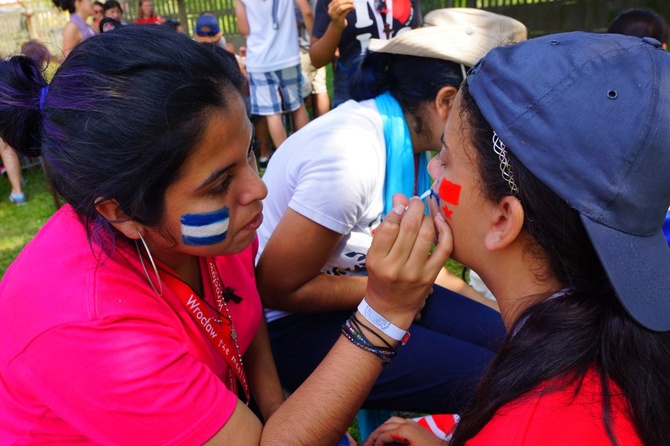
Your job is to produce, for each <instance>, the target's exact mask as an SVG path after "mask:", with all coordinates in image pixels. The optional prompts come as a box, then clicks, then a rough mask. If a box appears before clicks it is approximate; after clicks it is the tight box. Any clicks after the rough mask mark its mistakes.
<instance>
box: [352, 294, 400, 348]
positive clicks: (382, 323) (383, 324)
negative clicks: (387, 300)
mask: <svg viewBox="0 0 670 446" xmlns="http://www.w3.org/2000/svg"><path fill="white" fill-rule="evenodd" d="M358 311H359V313H361V314H362V315H363V317H365V319H367V320H368V321H369V322H370V323H371V324H372V325H374V326H375V327H377V328H378V329H379V330H381V332H382V333H384V334H385V335H386V336H388V337H389V338H391V339H395V340H396V341H402V340H403V338H404V337H405V335H406V334H407V330H402V329H400V328H398V327H396V326H395V325H393V323H392V322H391V321H389V320H387V319H386V318H385V317H384V316H382V315H381V314H379V313H377V312H376V311H375V310H374V309H373V308H372V307H371V306H370V305H368V303H367V302H366V301H365V298H363V300H362V301H361V303H360V304H359V305H358Z"/></svg>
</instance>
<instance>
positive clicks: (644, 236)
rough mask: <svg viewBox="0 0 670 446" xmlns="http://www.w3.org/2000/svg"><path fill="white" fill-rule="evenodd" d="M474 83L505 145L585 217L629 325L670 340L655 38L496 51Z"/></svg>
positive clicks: (598, 37)
mask: <svg viewBox="0 0 670 446" xmlns="http://www.w3.org/2000/svg"><path fill="white" fill-rule="evenodd" d="M467 81H468V84H469V87H470V92H471V93H472V96H473V98H474V100H475V102H476V103H477V106H478V107H479V109H480V110H481V112H482V114H483V115H484V117H485V118H486V120H487V121H488V123H489V124H490V125H491V127H492V128H493V130H494V131H495V132H496V133H497V134H498V136H499V137H500V139H501V141H502V142H503V143H504V144H505V145H506V146H507V148H508V149H509V150H510V151H511V152H512V153H513V154H514V155H515V156H516V157H517V158H518V159H519V160H520V161H521V162H522V163H523V165H524V166H525V167H526V168H528V169H529V170H530V171H531V172H532V173H533V174H534V175H535V176H536V177H537V178H538V179H539V180H540V181H542V182H543V183H544V184H545V185H547V186H548V187H549V188H550V189H551V190H552V191H553V192H555V193H556V194H557V195H558V196H560V197H561V198H562V199H563V200H565V201H566V202H567V203H568V204H569V205H570V206H571V207H572V208H574V209H576V210H577V211H578V212H579V214H580V216H581V220H582V222H583V224H584V226H585V228H586V231H587V233H588V235H589V238H590V239H591V242H592V243H593V246H594V248H595V250H596V252H597V253H598V256H599V258H600V261H601V263H602V265H603V267H604V269H605V271H606V273H607V276H608V278H609V281H610V283H611V284H612V286H613V288H614V290H615V292H616V294H617V296H618V298H619V300H620V301H621V303H622V304H623V306H624V307H625V308H626V310H627V311H628V312H629V313H630V315H631V316H632V317H633V318H634V319H635V320H637V321H638V322H639V323H640V324H642V325H643V326H645V327H647V328H649V329H651V330H655V331H668V330H670V247H668V245H667V243H666V240H665V238H664V236H663V232H662V230H661V228H662V226H663V223H664V221H665V218H666V212H667V209H668V206H669V205H670V119H668V116H670V54H668V53H667V52H666V51H664V50H663V49H661V47H660V43H659V42H658V41H656V40H654V39H652V38H643V39H640V38H637V37H630V36H623V35H614V34H591V33H583V32H574V33H565V34H555V35H550V36H545V37H540V38H535V39H531V40H528V41H526V42H522V43H519V44H517V45H512V46H510V47H504V48H496V49H494V50H492V51H491V52H490V53H489V54H488V55H487V56H486V57H485V58H484V59H482V61H481V62H480V63H479V64H477V65H476V66H474V67H473V68H472V69H471V71H470V74H469V75H468V80H467Z"/></svg>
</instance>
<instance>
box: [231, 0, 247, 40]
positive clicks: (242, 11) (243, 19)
mask: <svg viewBox="0 0 670 446" xmlns="http://www.w3.org/2000/svg"><path fill="white" fill-rule="evenodd" d="M235 16H236V18H237V28H238V29H239V30H240V34H241V35H242V37H244V38H245V39H246V38H247V37H249V31H250V30H249V20H248V19H247V9H246V6H244V3H243V2H242V1H241V0H235Z"/></svg>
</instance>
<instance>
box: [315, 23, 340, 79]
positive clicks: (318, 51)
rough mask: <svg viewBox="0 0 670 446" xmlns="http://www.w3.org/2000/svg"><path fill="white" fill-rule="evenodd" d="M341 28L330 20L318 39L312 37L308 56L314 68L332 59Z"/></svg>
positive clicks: (338, 41)
mask: <svg viewBox="0 0 670 446" xmlns="http://www.w3.org/2000/svg"><path fill="white" fill-rule="evenodd" d="M343 29H344V28H343V27H339V26H337V25H336V24H334V23H333V22H330V24H329V25H328V28H326V32H325V33H324V34H323V36H321V37H320V38H318V39H312V45H311V47H310V49H309V57H310V59H311V61H312V65H313V66H314V67H315V68H321V67H323V66H325V65H327V64H328V63H330V62H331V61H332V60H333V58H334V57H335V51H337V45H338V44H339V43H340V37H342V30H343Z"/></svg>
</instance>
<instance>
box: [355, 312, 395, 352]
mask: <svg viewBox="0 0 670 446" xmlns="http://www.w3.org/2000/svg"><path fill="white" fill-rule="evenodd" d="M350 321H351V323H352V325H354V326H355V327H356V328H358V330H359V331H361V330H360V328H361V327H363V328H365V329H366V330H367V331H369V332H370V333H372V334H373V335H375V336H377V338H378V339H380V340H381V341H382V342H383V343H384V344H385V345H386V346H387V347H388V348H395V347H393V346H392V345H391V344H389V343H388V342H387V341H386V339H384V338H383V337H382V335H380V334H379V333H377V332H376V331H374V330H373V329H372V328H370V327H368V326H367V325H365V324H364V323H363V322H361V321H360V320H359V319H358V318H357V317H356V313H354V314H353V315H352V316H351V319H350ZM361 333H362V331H361Z"/></svg>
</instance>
